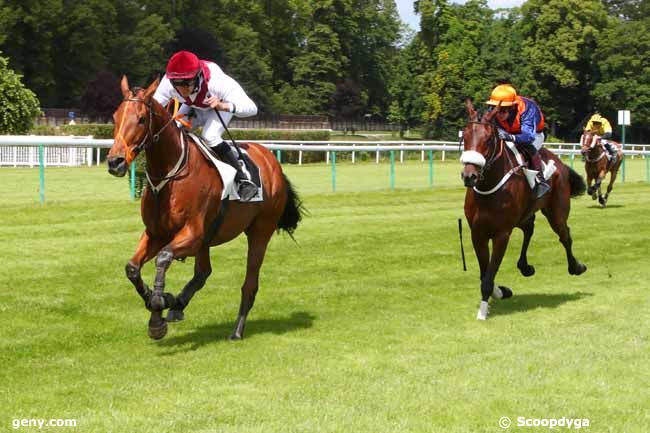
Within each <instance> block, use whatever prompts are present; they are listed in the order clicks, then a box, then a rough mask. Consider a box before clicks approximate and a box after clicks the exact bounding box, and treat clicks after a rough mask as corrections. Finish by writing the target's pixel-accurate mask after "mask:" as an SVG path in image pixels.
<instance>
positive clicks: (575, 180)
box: [567, 167, 587, 197]
mask: <svg viewBox="0 0 650 433" xmlns="http://www.w3.org/2000/svg"><path fill="white" fill-rule="evenodd" d="M567 169H569V185H570V186H571V197H578V196H580V195H583V194H584V193H585V191H587V183H586V182H585V180H584V178H583V177H582V176H580V175H579V174H578V173H576V172H575V171H574V170H573V169H572V168H571V167H567Z"/></svg>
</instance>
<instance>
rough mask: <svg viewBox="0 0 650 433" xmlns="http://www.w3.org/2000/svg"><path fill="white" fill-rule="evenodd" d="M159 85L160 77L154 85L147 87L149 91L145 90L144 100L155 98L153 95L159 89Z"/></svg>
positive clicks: (154, 81)
mask: <svg viewBox="0 0 650 433" xmlns="http://www.w3.org/2000/svg"><path fill="white" fill-rule="evenodd" d="M159 84H160V75H159V76H158V77H156V79H155V80H153V83H151V84H149V87H147V90H145V92H144V99H145V100H148V99H149V98H151V97H152V96H153V94H154V92H155V91H156V89H157V88H158V85H159Z"/></svg>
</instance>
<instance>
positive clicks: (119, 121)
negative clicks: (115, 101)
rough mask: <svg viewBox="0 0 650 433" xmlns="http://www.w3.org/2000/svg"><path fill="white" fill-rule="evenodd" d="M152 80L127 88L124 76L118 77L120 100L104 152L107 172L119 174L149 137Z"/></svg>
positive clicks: (150, 130) (125, 168) (154, 83)
mask: <svg viewBox="0 0 650 433" xmlns="http://www.w3.org/2000/svg"><path fill="white" fill-rule="evenodd" d="M159 81H160V80H159V79H156V80H155V81H154V82H153V83H151V84H150V85H149V87H147V88H146V89H142V88H136V89H134V90H131V89H129V82H128V80H127V78H126V76H124V77H122V82H121V88H122V95H124V100H122V103H121V104H120V105H119V107H117V110H115V113H113V122H114V123H115V128H114V129H113V146H112V147H111V150H110V151H109V152H108V159H107V162H108V172H109V173H110V174H112V175H113V176H118V177H122V176H124V174H126V170H127V167H128V165H129V164H130V163H131V162H132V161H133V160H134V159H135V157H136V156H138V153H140V152H141V151H142V149H144V147H145V146H146V145H147V143H148V142H150V141H151V140H152V137H153V133H152V128H153V126H152V124H153V115H154V111H153V107H152V104H153V94H154V92H155V91H156V88H157V87H158V83H159Z"/></svg>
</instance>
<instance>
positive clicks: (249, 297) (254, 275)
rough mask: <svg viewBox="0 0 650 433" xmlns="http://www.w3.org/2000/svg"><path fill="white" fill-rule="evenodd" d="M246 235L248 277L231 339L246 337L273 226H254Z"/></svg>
mask: <svg viewBox="0 0 650 433" xmlns="http://www.w3.org/2000/svg"><path fill="white" fill-rule="evenodd" d="M246 235H247V236H248V257H247V260H246V277H245V279H244V284H243V285H242V288H241V302H240V303H239V314H238V315H237V323H236V324H235V329H234V331H233V333H232V335H231V336H230V339H231V340H240V339H242V338H244V327H245V326H246V318H247V317H248V313H249V312H250V310H251V308H253V304H254V303H255V296H256V295H257V290H258V289H259V277H260V268H261V267H262V262H263V261H264V255H265V254H266V247H267V246H268V244H269V241H270V240H271V236H272V235H273V227H270V226H268V224H265V225H261V226H259V227H253V228H251V230H249V231H248V232H247V233H246Z"/></svg>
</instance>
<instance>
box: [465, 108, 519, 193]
mask: <svg viewBox="0 0 650 433" xmlns="http://www.w3.org/2000/svg"><path fill="white" fill-rule="evenodd" d="M469 123H475V124H479V125H489V126H490V127H491V128H492V134H491V135H490V139H491V140H495V139H497V134H496V130H495V129H494V125H493V124H491V123H489V122H480V121H475V120H473V121H470V122H469ZM496 142H497V145H494V146H490V147H491V148H492V153H491V154H490V155H489V157H488V158H485V160H486V162H485V164H484V165H483V166H482V167H481V169H480V170H479V173H478V176H479V180H483V179H484V178H485V176H484V175H485V172H486V171H488V170H489V168H490V167H491V166H492V165H493V164H494V163H495V162H496V161H498V160H499V159H500V158H501V156H502V155H503V154H504V143H505V144H506V145H507V147H508V148H509V149H510V150H511V151H512V153H513V154H514V155H515V159H516V163H514V162H513V161H512V160H511V159H510V155H509V154H508V152H505V155H506V158H507V159H508V162H509V164H510V165H511V166H512V168H511V169H510V170H509V171H508V172H507V173H506V174H505V175H504V176H503V177H502V178H501V180H500V181H499V182H498V183H497V184H496V185H495V186H494V187H493V188H491V189H489V190H487V191H482V190H480V189H478V188H477V187H473V188H472V189H473V190H474V191H475V192H476V193H478V194H481V195H490V194H494V193H495V192H497V191H498V190H499V189H501V187H502V186H503V185H505V183H506V182H507V181H508V180H509V179H510V177H511V176H512V175H513V174H515V173H516V172H517V171H518V170H519V169H520V168H521V167H523V166H524V165H525V164H524V163H523V161H522V160H521V156H520V154H519V152H518V151H517V148H516V146H515V144H514V143H512V146H510V144H508V143H506V142H505V141H504V140H501V139H497V140H496ZM497 148H498V150H497Z"/></svg>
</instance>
